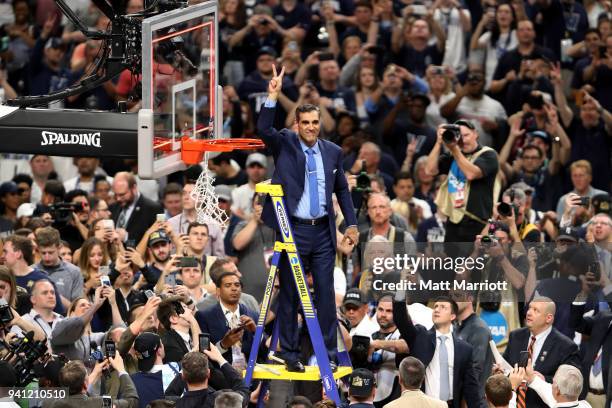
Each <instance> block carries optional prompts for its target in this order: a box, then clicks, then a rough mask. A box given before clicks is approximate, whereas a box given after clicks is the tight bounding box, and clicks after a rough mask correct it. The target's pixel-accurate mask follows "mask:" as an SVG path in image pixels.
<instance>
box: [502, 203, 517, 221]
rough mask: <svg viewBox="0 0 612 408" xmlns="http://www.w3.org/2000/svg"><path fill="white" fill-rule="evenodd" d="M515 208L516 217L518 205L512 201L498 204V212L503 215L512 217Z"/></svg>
mask: <svg viewBox="0 0 612 408" xmlns="http://www.w3.org/2000/svg"><path fill="white" fill-rule="evenodd" d="M513 210H514V216H515V217H516V216H517V214H518V210H519V208H518V205H516V204H514V203H512V204H510V203H505V202H503V201H502V202H500V203H499V204H498V205H497V213H498V214H499V215H501V216H502V217H510V216H511V215H512V211H513Z"/></svg>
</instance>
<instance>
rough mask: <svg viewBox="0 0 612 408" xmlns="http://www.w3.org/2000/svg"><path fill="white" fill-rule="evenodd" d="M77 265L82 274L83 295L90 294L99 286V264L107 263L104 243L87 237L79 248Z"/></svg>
mask: <svg viewBox="0 0 612 408" xmlns="http://www.w3.org/2000/svg"><path fill="white" fill-rule="evenodd" d="M75 259H78V260H79V267H80V268H81V273H82V274H83V280H84V281H85V287H84V290H83V293H84V294H85V296H91V295H92V294H93V291H94V290H95V289H96V288H97V287H99V286H100V266H103V265H104V266H106V265H108V253H107V252H106V248H105V245H104V243H103V242H102V241H101V240H99V239H98V238H89V239H87V240H86V241H85V242H84V243H83V246H82V247H81V248H80V253H79V256H78V257H77V256H76V255H75Z"/></svg>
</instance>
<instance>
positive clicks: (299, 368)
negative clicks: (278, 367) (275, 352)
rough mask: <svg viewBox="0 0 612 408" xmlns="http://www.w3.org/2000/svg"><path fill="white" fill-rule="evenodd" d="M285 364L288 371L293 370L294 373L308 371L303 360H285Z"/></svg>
mask: <svg viewBox="0 0 612 408" xmlns="http://www.w3.org/2000/svg"><path fill="white" fill-rule="evenodd" d="M285 366H286V367H287V371H291V372H292V373H303V372H305V371H306V368H304V364H302V362H301V361H299V360H298V361H285Z"/></svg>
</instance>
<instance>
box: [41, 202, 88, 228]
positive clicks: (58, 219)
mask: <svg viewBox="0 0 612 408" xmlns="http://www.w3.org/2000/svg"><path fill="white" fill-rule="evenodd" d="M83 211H85V207H84V206H83V203H54V204H51V205H50V206H49V212H50V213H51V218H53V220H54V221H55V223H56V224H66V223H67V222H68V221H70V220H71V218H72V215H71V214H72V213H73V212H83Z"/></svg>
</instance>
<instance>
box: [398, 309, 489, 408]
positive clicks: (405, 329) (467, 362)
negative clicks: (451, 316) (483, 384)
mask: <svg viewBox="0 0 612 408" xmlns="http://www.w3.org/2000/svg"><path fill="white" fill-rule="evenodd" d="M393 321H394V322H395V324H396V325H397V328H398V329H399V331H400V336H401V338H402V339H404V340H405V341H406V343H407V344H408V348H409V355H411V356H412V357H416V358H418V359H419V360H421V362H422V363H423V364H424V365H425V367H427V366H428V365H429V363H430V362H431V360H432V358H433V356H434V353H435V351H436V330H435V328H433V327H432V328H431V330H427V329H426V328H425V327H423V326H421V325H416V326H415V325H414V324H413V323H412V320H411V319H410V317H409V316H408V311H407V309H406V303H405V302H404V301H401V302H397V301H396V302H393ZM453 346H454V348H455V358H454V362H453V407H454V408H460V407H461V400H465V402H466V403H467V406H468V408H479V407H482V406H484V399H483V398H484V396H483V393H482V390H480V387H479V385H478V380H477V378H476V372H475V371H474V365H473V358H472V346H471V345H470V344H469V343H466V342H465V341H464V340H461V339H460V338H459V337H458V336H457V335H456V334H455V333H453ZM424 387H425V383H424V382H423V388H424Z"/></svg>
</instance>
